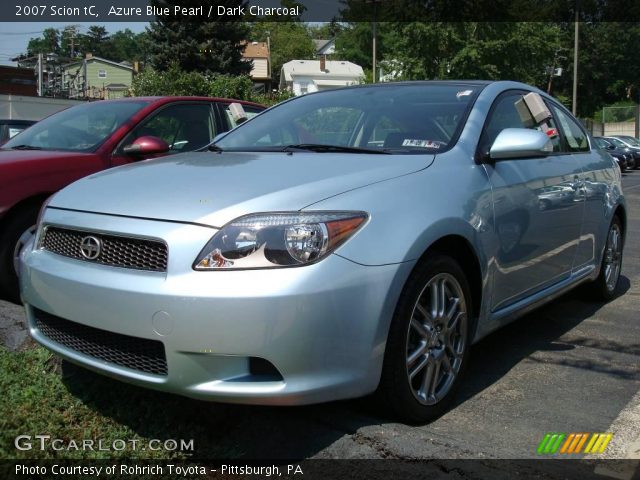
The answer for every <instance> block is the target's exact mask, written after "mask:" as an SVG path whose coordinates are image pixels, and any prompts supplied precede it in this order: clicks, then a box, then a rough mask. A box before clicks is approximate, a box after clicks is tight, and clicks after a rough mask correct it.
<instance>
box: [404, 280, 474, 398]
mask: <svg viewBox="0 0 640 480" xmlns="http://www.w3.org/2000/svg"><path fill="white" fill-rule="evenodd" d="M467 323H468V322H467V306H466V302H465V298H464V294H463V291H462V287H461V286H460V284H459V283H458V281H457V280H456V279H455V277H454V276H453V275H451V274H449V273H440V274H437V275H435V276H434V277H433V278H431V279H430V280H429V281H428V282H427V284H426V285H425V287H424V288H423V290H422V292H421V293H420V295H419V296H418V300H417V301H416V303H415V305H414V307H413V311H412V314H411V321H410V323H409V331H408V335H407V345H406V367H407V368H406V370H407V377H408V380H409V384H410V386H411V391H412V392H413V395H414V397H415V398H416V399H417V400H418V402H420V403H421V404H423V405H434V404H436V403H438V402H439V401H440V400H442V399H443V398H444V397H445V396H446V395H447V393H449V391H450V390H451V387H452V386H453V384H454V382H455V379H456V377H457V375H458V374H459V372H460V367H461V366H462V361H463V355H464V352H465V347H466V342H467Z"/></svg>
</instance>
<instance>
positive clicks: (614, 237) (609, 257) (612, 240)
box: [604, 222, 622, 291]
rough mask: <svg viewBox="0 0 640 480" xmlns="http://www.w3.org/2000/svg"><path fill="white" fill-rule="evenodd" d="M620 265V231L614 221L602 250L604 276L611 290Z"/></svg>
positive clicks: (615, 283)
mask: <svg viewBox="0 0 640 480" xmlns="http://www.w3.org/2000/svg"><path fill="white" fill-rule="evenodd" d="M621 266H622V233H621V231H620V226H619V225H618V224H617V223H616V222H614V223H612V224H611V228H610V229H609V235H608V236H607V246H606V249H605V252H604V278H605V284H606V286H607V290H609V291H613V290H615V288H616V285H617V284H618V278H619V277H620V269H621Z"/></svg>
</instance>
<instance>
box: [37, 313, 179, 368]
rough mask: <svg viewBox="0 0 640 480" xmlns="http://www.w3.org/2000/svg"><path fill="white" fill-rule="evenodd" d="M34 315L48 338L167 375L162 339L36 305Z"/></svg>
mask: <svg viewBox="0 0 640 480" xmlns="http://www.w3.org/2000/svg"><path fill="white" fill-rule="evenodd" d="M34 316H35V320H36V327H37V328H38V330H40V332H41V333H42V334H43V335H44V336H45V337H47V338H48V339H50V340H53V341H54V342H56V343H59V344H60V345H63V346H65V347H67V348H70V349H71V350H74V351H76V352H80V353H83V354H85V355H88V356H90V357H93V358H97V359H100V360H104V361H105V362H108V363H113V364H115V365H119V366H121V367H126V368H130V369H132V370H137V371H139V372H144V373H152V374H155V375H167V358H166V356H165V351H164V345H163V344H162V342H159V341H157V340H148V339H146V338H138V337H130V336H128V335H122V334H120V333H113V332H108V331H106V330H101V329H99V328H93V327H89V326H87V325H82V324H80V323H76V322H72V321H70V320H65V319H64V318H60V317H56V316H55V315H51V314H50V313H47V312H44V311H42V310H39V309H36V308H34Z"/></svg>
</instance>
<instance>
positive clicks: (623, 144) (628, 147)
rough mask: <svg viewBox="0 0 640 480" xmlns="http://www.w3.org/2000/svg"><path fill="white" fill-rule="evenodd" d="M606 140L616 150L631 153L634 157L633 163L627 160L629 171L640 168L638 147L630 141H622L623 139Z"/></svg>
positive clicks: (639, 150)
mask: <svg viewBox="0 0 640 480" xmlns="http://www.w3.org/2000/svg"><path fill="white" fill-rule="evenodd" d="M603 138H604V139H605V140H608V141H610V142H611V143H613V144H614V145H615V146H616V148H619V149H625V151H627V152H629V153H631V155H632V156H633V162H629V161H628V160H627V167H628V168H629V169H635V168H640V147H636V146H634V145H633V144H631V143H630V142H629V141H625V140H622V138H621V137H603Z"/></svg>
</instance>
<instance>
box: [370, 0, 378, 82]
mask: <svg viewBox="0 0 640 480" xmlns="http://www.w3.org/2000/svg"><path fill="white" fill-rule="evenodd" d="M371 30H372V33H373V42H372V43H373V52H372V55H373V58H372V60H371V67H372V72H371V74H372V78H373V83H376V68H377V66H376V57H377V52H376V37H377V32H376V4H375V3H374V4H373V25H372V27H371Z"/></svg>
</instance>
